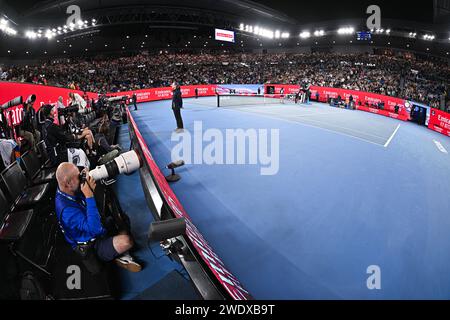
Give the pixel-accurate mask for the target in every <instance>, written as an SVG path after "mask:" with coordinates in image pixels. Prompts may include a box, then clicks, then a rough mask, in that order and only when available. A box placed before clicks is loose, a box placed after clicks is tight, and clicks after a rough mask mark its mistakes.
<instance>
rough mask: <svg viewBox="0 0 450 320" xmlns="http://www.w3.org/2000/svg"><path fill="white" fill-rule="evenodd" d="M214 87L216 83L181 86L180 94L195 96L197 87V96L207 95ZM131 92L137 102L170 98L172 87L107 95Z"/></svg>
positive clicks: (122, 93) (184, 96)
mask: <svg viewBox="0 0 450 320" xmlns="http://www.w3.org/2000/svg"><path fill="white" fill-rule="evenodd" d="M216 87H217V86H216V85H199V86H181V94H182V96H183V98H192V97H195V89H197V92H198V96H199V97H209V96H214V95H215V94H216ZM133 93H135V94H136V96H137V102H138V103H141V102H149V101H157V100H166V99H172V88H170V87H163V88H152V89H142V90H136V91H125V92H115V93H111V94H109V95H112V96H129V97H131V96H132V95H133Z"/></svg>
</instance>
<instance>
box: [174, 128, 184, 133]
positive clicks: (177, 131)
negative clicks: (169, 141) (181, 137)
mask: <svg viewBox="0 0 450 320" xmlns="http://www.w3.org/2000/svg"><path fill="white" fill-rule="evenodd" d="M175 132H176V133H182V132H184V129H177V130H175Z"/></svg>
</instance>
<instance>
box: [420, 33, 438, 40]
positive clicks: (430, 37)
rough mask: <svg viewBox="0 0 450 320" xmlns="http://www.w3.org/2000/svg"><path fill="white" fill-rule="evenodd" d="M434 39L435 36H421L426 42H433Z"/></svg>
mask: <svg viewBox="0 0 450 320" xmlns="http://www.w3.org/2000/svg"><path fill="white" fill-rule="evenodd" d="M435 38H436V36H434V35H430V34H426V35H424V36H423V39H424V40H427V41H433V40H434V39H435Z"/></svg>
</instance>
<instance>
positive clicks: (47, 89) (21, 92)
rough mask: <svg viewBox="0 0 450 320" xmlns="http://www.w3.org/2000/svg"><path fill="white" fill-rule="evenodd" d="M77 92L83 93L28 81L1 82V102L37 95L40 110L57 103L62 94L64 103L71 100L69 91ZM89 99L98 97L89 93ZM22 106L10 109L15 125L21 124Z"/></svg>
mask: <svg viewBox="0 0 450 320" xmlns="http://www.w3.org/2000/svg"><path fill="white" fill-rule="evenodd" d="M70 92H76V93H78V94H80V95H83V92H82V91H77V90H70V89H65V88H56V87H51V86H43V85H36V84H28V83H17V82H0V99H1V100H0V104H3V103H5V102H8V101H10V100H12V99H14V98H16V97H18V96H22V98H23V100H26V99H27V98H28V97H29V96H30V95H32V94H34V95H36V102H35V103H34V108H35V109H36V111H37V110H39V108H40V107H41V106H43V105H44V104H52V105H54V104H56V102H57V101H58V98H59V97H60V96H61V97H63V99H64V104H65V105H67V104H68V102H69V93H70ZM88 97H89V99H93V98H94V99H96V98H97V94H96V93H88ZM22 109H23V107H22V106H17V107H14V108H11V109H10V110H8V112H10V115H11V120H12V122H13V125H14V126H15V125H17V124H20V122H21V121H22Z"/></svg>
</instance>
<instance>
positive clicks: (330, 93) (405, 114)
mask: <svg viewBox="0 0 450 320" xmlns="http://www.w3.org/2000/svg"><path fill="white" fill-rule="evenodd" d="M266 86H274V87H275V93H276V94H279V93H280V90H281V88H284V93H285V94H295V93H297V92H298V91H299V89H300V86H299V85H284V84H267V85H266ZM310 91H311V97H312V99H315V97H316V94H317V93H318V94H319V101H321V102H327V101H328V99H329V98H332V99H336V98H337V97H338V96H341V98H342V100H344V101H345V100H347V99H349V98H350V96H352V97H353V101H354V102H355V103H356V105H358V104H359V102H361V105H362V106H361V107H358V110H362V111H366V112H372V113H377V114H380V115H383V116H386V117H391V118H394V119H399V120H403V121H407V120H408V119H409V110H406V107H405V103H406V100H404V99H400V98H395V97H389V96H385V95H381V94H375V93H369V92H363V91H356V90H347V89H336V88H327V87H317V86H311V88H310ZM380 102H383V103H384V110H379V109H375V108H371V107H370V106H373V105H377V104H378V103H380ZM366 103H367V104H369V106H368V107H366ZM395 106H398V107H399V113H398V114H396V113H395Z"/></svg>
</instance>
